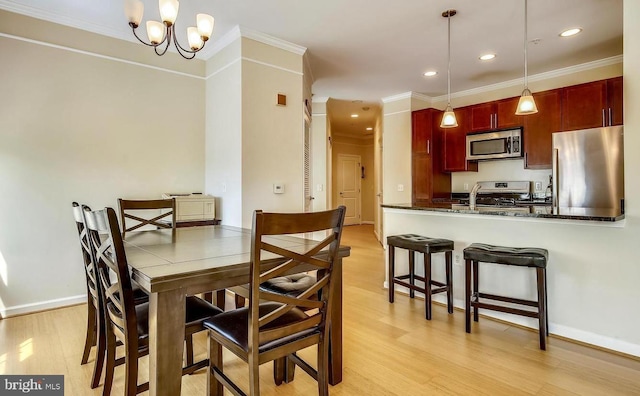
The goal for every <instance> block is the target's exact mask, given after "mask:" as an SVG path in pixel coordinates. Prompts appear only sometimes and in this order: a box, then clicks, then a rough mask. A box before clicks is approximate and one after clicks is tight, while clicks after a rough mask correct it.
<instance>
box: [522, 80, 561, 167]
mask: <svg viewBox="0 0 640 396" xmlns="http://www.w3.org/2000/svg"><path fill="white" fill-rule="evenodd" d="M533 98H534V99H535V101H536V106H537V107H538V112H537V113H536V114H530V115H527V116H522V118H523V120H524V131H523V142H524V167H525V168H526V169H551V149H552V146H551V134H552V133H553V132H558V131H560V130H561V129H562V117H561V114H562V112H561V109H562V102H561V101H562V89H554V90H551V91H544V92H537V93H534V94H533Z"/></svg>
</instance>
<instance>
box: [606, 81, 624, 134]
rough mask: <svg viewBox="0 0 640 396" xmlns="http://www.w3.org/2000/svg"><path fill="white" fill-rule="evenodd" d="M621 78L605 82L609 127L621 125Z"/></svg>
mask: <svg viewBox="0 0 640 396" xmlns="http://www.w3.org/2000/svg"><path fill="white" fill-rule="evenodd" d="M622 94H623V89H622V77H615V78H611V79H609V80H607V103H608V105H609V108H608V113H609V114H607V115H608V117H609V125H622V124H623V121H624V119H623V114H622Z"/></svg>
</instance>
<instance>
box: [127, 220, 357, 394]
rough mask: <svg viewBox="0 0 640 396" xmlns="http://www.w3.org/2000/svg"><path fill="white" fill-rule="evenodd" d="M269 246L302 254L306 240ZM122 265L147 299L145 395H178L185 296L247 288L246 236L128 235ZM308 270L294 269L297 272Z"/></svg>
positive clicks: (225, 232) (334, 314)
mask: <svg viewBox="0 0 640 396" xmlns="http://www.w3.org/2000/svg"><path fill="white" fill-rule="evenodd" d="M270 238H272V240H271V241H270V243H275V244H279V245H281V246H283V247H289V248H292V249H293V250H296V249H299V250H300V251H301V252H302V251H305V249H308V247H309V246H310V243H311V242H310V240H309V239H305V238H301V237H295V236H274V237H270ZM125 249H126V254H127V260H128V263H129V266H130V267H131V276H132V279H133V280H134V281H135V282H136V283H138V284H139V285H140V286H141V287H142V288H143V289H144V290H145V291H147V292H148V293H149V295H150V298H149V302H150V304H149V393H150V394H151V395H171V396H175V395H179V394H180V387H181V382H182V362H183V348H184V326H185V323H184V318H185V300H186V296H187V295H193V294H198V293H205V292H210V291H212V290H221V289H224V288H228V287H232V286H239V285H243V284H246V283H248V282H249V267H250V251H251V230H249V229H243V228H238V227H230V226H223V225H214V226H202V227H190V228H177V229H174V230H171V229H160V230H151V231H139V232H131V233H127V235H126V239H125ZM349 254H350V248H349V247H348V246H341V247H340V249H339V252H338V259H337V260H336V262H335V263H334V271H335V282H336V285H335V287H334V293H335V294H334V295H333V299H334V300H333V301H334V303H333V308H332V310H331V312H330V315H331V327H330V335H329V337H330V341H329V348H330V359H329V383H330V384H332V385H335V384H338V383H340V381H342V258H344V257H347V256H349ZM310 269H311V268H305V267H297V268H296V270H295V271H296V272H304V271H307V270H310Z"/></svg>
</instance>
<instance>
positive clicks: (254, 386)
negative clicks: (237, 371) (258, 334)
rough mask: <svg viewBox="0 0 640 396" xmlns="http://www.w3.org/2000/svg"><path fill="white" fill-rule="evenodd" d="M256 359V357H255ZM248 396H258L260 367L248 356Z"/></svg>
mask: <svg viewBox="0 0 640 396" xmlns="http://www.w3.org/2000/svg"><path fill="white" fill-rule="evenodd" d="M256 358H257V356H256ZM248 363H249V396H260V365H259V364H258V362H257V361H256V359H254V357H253V356H251V355H249V361H248Z"/></svg>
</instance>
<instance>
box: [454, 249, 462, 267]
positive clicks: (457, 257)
mask: <svg viewBox="0 0 640 396" xmlns="http://www.w3.org/2000/svg"><path fill="white" fill-rule="evenodd" d="M453 263H454V264H455V265H462V255H461V254H460V252H454V253H453Z"/></svg>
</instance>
